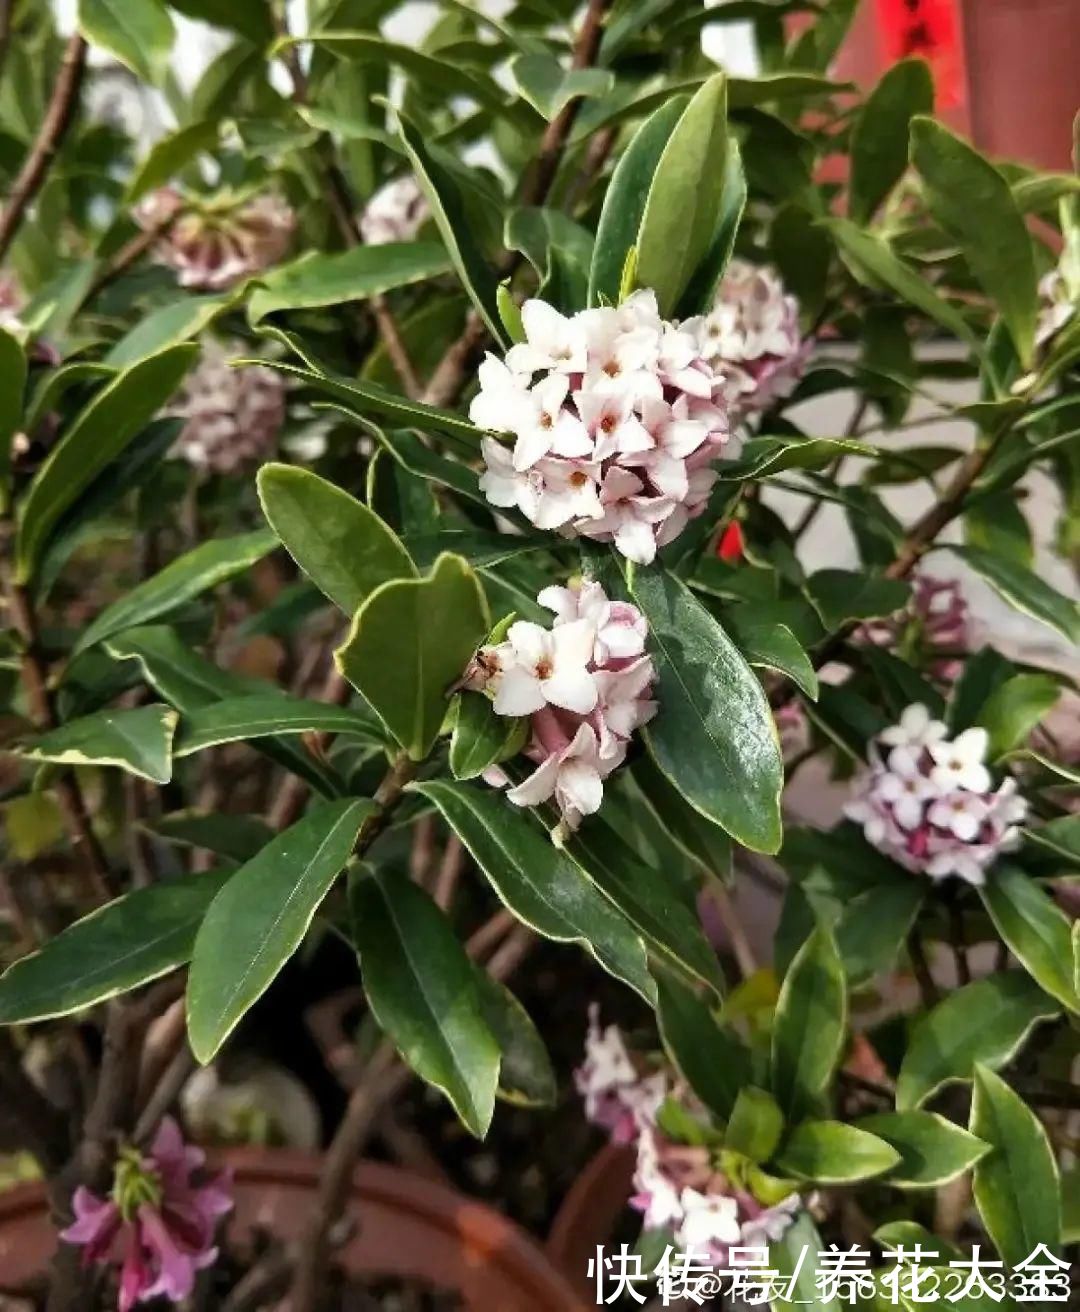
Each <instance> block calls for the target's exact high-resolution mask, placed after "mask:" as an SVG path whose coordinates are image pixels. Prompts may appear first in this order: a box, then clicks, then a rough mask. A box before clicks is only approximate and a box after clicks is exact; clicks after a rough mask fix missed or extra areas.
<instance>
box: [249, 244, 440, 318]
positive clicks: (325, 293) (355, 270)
mask: <svg viewBox="0 0 1080 1312" xmlns="http://www.w3.org/2000/svg"><path fill="white" fill-rule="evenodd" d="M451 267H452V266H451V263H450V258H449V256H448V255H447V253H446V250H445V248H444V247H443V246H441V245H440V244H439V243H438V242H433V241H410V242H386V243H384V244H383V245H381V246H357V247H356V248H355V249H354V250H351V251H342V252H340V253H337V254H331V255H323V254H319V253H309V254H307V255H305V256H303V257H302V258H301V259H299V260H295V261H294V262H293V263H292V264H283V265H280V266H279V267H278V268H276V269H272V270H270V272H268V273H266V274H264V275H263V276H262V278H261V279H260V283H261V285H260V286H259V287H257V288H256V289H255V291H254V292H253V293H252V296H251V299H250V300H249V302H248V320H249V322H250V323H251V324H252V325H253V326H254V325H257V324H259V323H260V322H261V321H262V320H263V319H265V318H266V316H267V315H268V314H275V313H277V312H278V311H279V310H310V309H315V308H317V307H319V306H324V305H345V304H348V303H349V302H352V301H363V300H367V299H368V298H370V297H372V296H379V295H381V294H382V293H384V292H388V291H392V290H394V288H396V287H407V286H409V285H410V284H411V283H417V282H427V281H428V280H429V279H431V278H438V277H440V276H441V275H442V274H444V273H448V272H449V271H450V269H451Z"/></svg>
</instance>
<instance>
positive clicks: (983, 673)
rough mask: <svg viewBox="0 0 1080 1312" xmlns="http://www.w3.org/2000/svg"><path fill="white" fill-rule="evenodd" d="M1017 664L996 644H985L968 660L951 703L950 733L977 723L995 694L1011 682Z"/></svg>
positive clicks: (950, 700) (949, 716)
mask: <svg viewBox="0 0 1080 1312" xmlns="http://www.w3.org/2000/svg"><path fill="white" fill-rule="evenodd" d="M1015 670H1016V666H1015V665H1013V663H1012V661H1010V660H1007V659H1006V658H1005V657H1004V656H1002V655H1001V653H1000V652H998V651H995V650H994V648H993V647H982V648H981V649H980V650H979V651H977V652H975V653H974V654H973V655H972V656H971V657H970V658H969V659H968V660H967V662H966V663H965V665H964V668H963V670H962V672H961V674H960V677H959V678H958V679H957V681H956V684H955V686H954V687H953V691H952V696H951V697H950V699H949V706H948V717H947V719H948V725H949V733H950V735H951V736H954V737H955V735H956V734H958V733H960V732H962V731H963V730H964V729H970V728H971V726H972V725H973V724H977V723H978V720H979V716H980V714H981V713H982V708H983V707H984V706H985V705H986V702H987V701H988V699H989V698H990V697H991V696H992V695H993V693H994V692H995V691H996V690H997V689H998V688H1000V687H1001V685H1002V684H1003V683H1006V682H1008V680H1009V678H1010V677H1011V675H1012V674H1013V673H1014V672H1015Z"/></svg>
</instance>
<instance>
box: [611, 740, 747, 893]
mask: <svg viewBox="0 0 1080 1312" xmlns="http://www.w3.org/2000/svg"><path fill="white" fill-rule="evenodd" d="M633 771H634V779H635V781H636V782H637V784H638V786H639V787H640V789H641V791H642V793H643V794H644V797H645V801H646V804H647V805H648V806H649V807H650V808H651V809H652V811H653V813H654V814H655V815H656V818H657V820H659V822H660V824H661V825H662V826H663V827H664V829H665V830H666V831H667V833H668V834H670V836H671V838H672V839H673V840H674V841H675V843H676V845H677V846H678V847H679V848H680V849H681V850H682V851H683V852H684V853H685V854H686V855H687V856H688V857H690V859H691V860H692V861H695V862H696V863H697V864H698V865H699V866H700V867H701V869H702V870H703V871H704V872H705V873H706V874H708V875H712V876H713V877H715V878H719V879H724V878H726V877H727V874H728V871H729V868H730V866H731V839H730V838H729V837H728V835H727V834H726V833H725V832H724V830H723V829H721V828H720V826H719V825H717V824H714V823H713V821H712V820H709V819H707V818H706V817H705V816H703V815H702V814H701V812H700V811H696V810H695V809H694V808H693V807H692V806H691V805H690V803H689V802H687V800H686V799H685V798H684V797H683V795H682V793H680V792H679V790H678V789H677V788H676V787H674V785H673V784H671V783H669V782H668V780H667V778H666V776H665V775H664V773H663V771H661V770H660V769H659V767H658V766H657V764H656V762H655V761H654V760H653V758H652V757H651V756H650V755H649V753H648V752H642V754H641V755H640V756H639V757H638V759H637V760H636V761H635V762H634V765H633Z"/></svg>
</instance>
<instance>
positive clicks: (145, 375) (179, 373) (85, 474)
mask: <svg viewBox="0 0 1080 1312" xmlns="http://www.w3.org/2000/svg"><path fill="white" fill-rule="evenodd" d="M197 354H198V347H196V346H174V347H172V348H171V349H169V350H167V351H163V352H162V353H161V354H160V355H155V356H151V357H150V359H148V360H143V361H141V362H140V363H139V364H137V365H133V366H132V367H131V368H130V369H126V370H124V371H123V372H122V373H120V374H119V375H117V377H116V378H114V379H113V380H112V381H110V382H108V383H107V384H106V385H105V386H104V387H103V388H102V389H101V391H100V392H98V393H97V395H96V396H95V397H94V398H93V400H92V401H91V402H90V404H89V405H88V406H86V408H85V409H84V410H83V411H82V412H81V413H80V414H79V415H77V416H76V418H75V419H74V420H73V421H72V422H71V424H70V426H69V427H68V429H67V431H66V432H65V434H64V436H63V437H62V438H61V439H60V441H59V442H58V443H57V444H56V446H55V447H54V448H53V449H52V451H51V452H50V454H49V457H48V459H47V460H46V461H45V463H44V464H43V465H42V467H41V469H40V470H39V471H38V473H37V476H36V477H35V479H34V481H33V483H32V484H31V485H30V490H29V491H28V492H27V494H26V497H25V500H24V501H23V505H22V512H21V514H20V517H19V535H18V541H17V546H16V562H17V564H16V573H17V578H18V581H19V582H20V583H26V582H28V581H29V580H30V578H31V576H32V574H33V572H34V567H35V565H36V564H37V561H38V559H39V557H40V556H41V553H42V551H43V549H44V547H45V545H46V543H47V541H48V538H49V535H50V533H51V532H52V530H53V528H55V526H56V523H57V521H58V520H59V518H60V516H61V515H62V514H63V513H64V511H65V510H67V509H68V507H69V506H71V504H72V503H73V502H74V501H75V499H76V497H77V496H78V495H79V493H80V492H82V491H83V489H84V488H86V487H88V486H89V485H90V483H92V482H93V480H94V479H95V478H96V476H97V475H98V474H99V473H101V471H102V470H103V469H104V468H105V466H106V465H108V464H110V463H111V462H112V461H113V460H115V459H116V457H117V456H119V455H120V453H121V452H122V451H123V450H124V449H125V447H127V446H128V445H129V444H130V442H131V441H132V440H133V439H134V438H135V437H137V436H138V434H139V432H140V431H141V430H142V429H143V428H144V427H145V426H146V425H147V424H148V423H149V422H150V420H151V419H152V418H153V417H154V415H155V414H156V413H157V411H158V410H159V409H160V408H161V406H162V405H164V403H165V402H166V401H167V400H168V399H169V397H170V396H171V395H172V394H173V392H174V391H175V390H176V388H177V387H178V386H179V384H180V380H181V379H182V378H183V376H184V374H185V373H187V371H188V368H189V367H190V365H191V364H192V362H193V360H194V359H195V356H196V355H197Z"/></svg>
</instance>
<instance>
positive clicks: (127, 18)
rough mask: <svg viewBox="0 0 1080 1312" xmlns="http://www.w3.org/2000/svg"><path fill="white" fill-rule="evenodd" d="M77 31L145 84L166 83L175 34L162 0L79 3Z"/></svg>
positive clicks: (83, 1)
mask: <svg viewBox="0 0 1080 1312" xmlns="http://www.w3.org/2000/svg"><path fill="white" fill-rule="evenodd" d="M79 30H80V31H81V32H82V34H83V36H85V37H86V39H87V41H89V42H90V43H91V44H92V45H95V46H99V47H100V48H101V49H102V50H107V51H108V52H109V54H110V55H113V56H115V57H116V58H117V59H118V60H119V61H120V62H121V63H122V64H126V65H127V67H128V68H130V69H131V71H132V72H133V73H134V74H135V76H136V77H138V78H141V79H142V80H143V81H144V82H152V83H154V84H155V85H160V84H161V83H162V82H163V81H164V80H165V74H166V72H167V71H168V66H169V56H170V55H171V54H172V47H173V40H174V38H175V36H176V32H175V29H174V28H173V24H172V19H171V18H170V17H169V11H168V10H167V9H166V8H165V6H164V4H162V2H161V0H79Z"/></svg>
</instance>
